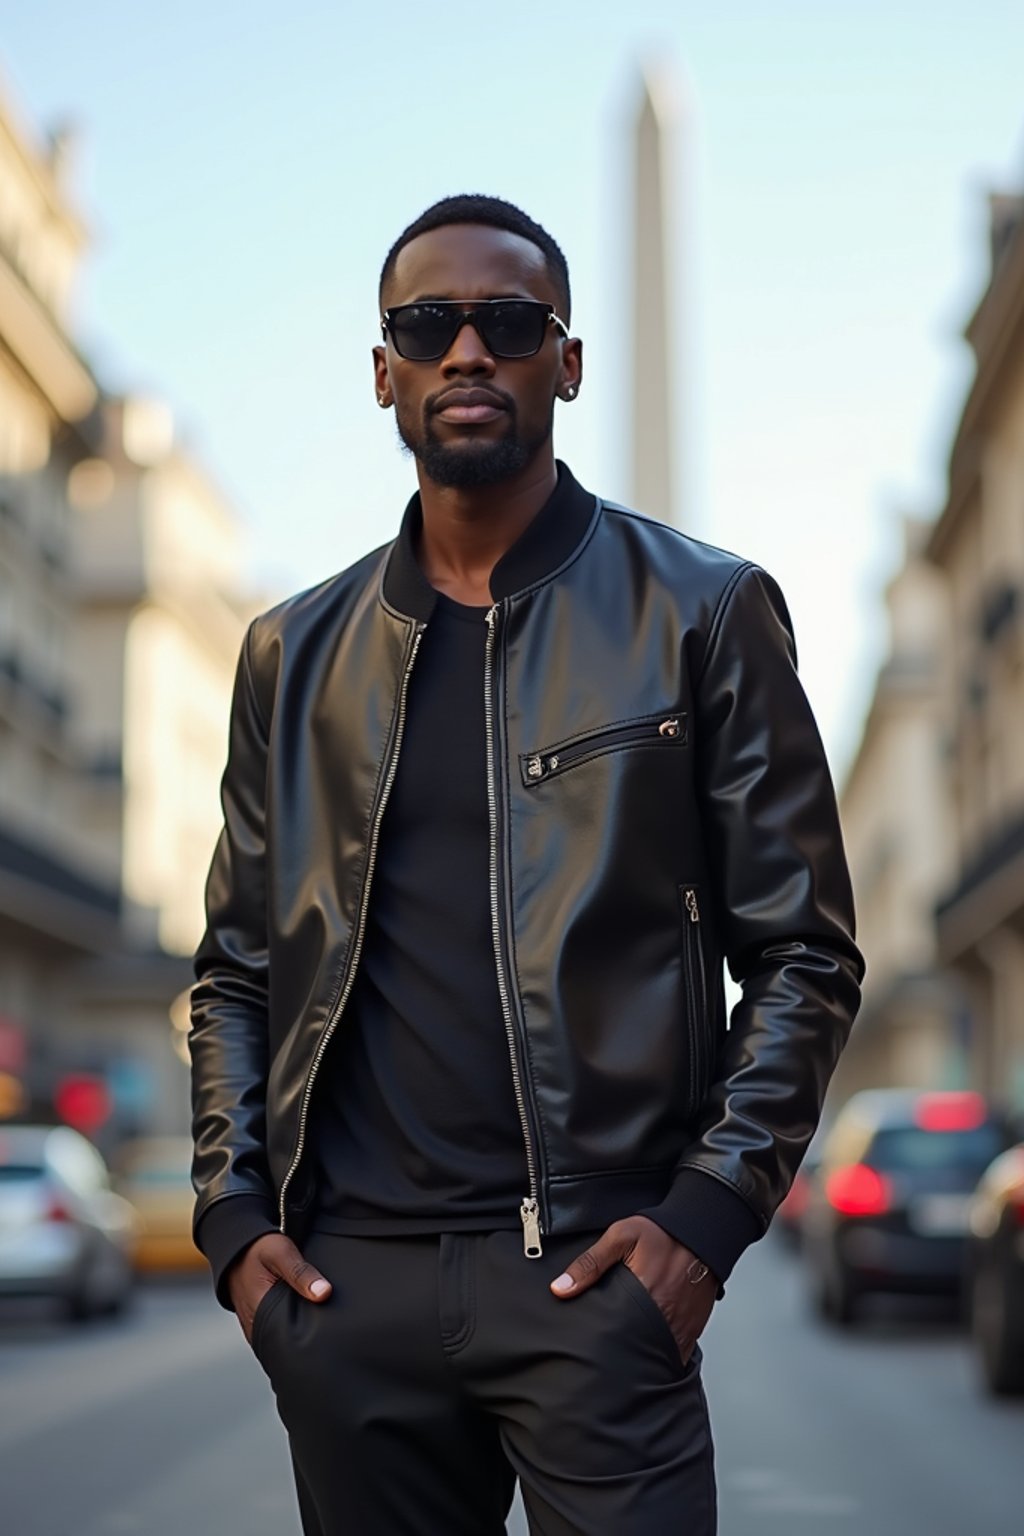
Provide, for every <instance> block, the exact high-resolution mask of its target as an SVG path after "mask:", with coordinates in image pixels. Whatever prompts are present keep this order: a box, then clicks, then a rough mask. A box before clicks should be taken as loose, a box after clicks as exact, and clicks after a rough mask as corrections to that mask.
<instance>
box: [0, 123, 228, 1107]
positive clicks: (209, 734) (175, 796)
mask: <svg viewBox="0 0 1024 1536" xmlns="http://www.w3.org/2000/svg"><path fill="white" fill-rule="evenodd" d="M64 160H65V156H64V147H63V146H62V145H61V144H59V143H50V144H47V145H45V146H41V145H39V144H37V143H36V142H34V140H33V136H32V134H31V133H30V131H29V130H28V129H27V128H26V127H25V126H24V125H23V124H21V123H19V122H17V121H16V119H15V116H14V113H13V109H12V108H11V107H10V105H9V104H8V103H7V102H5V101H2V100H0V1074H4V1075H5V1077H6V1079H7V1080H8V1081H9V1080H10V1078H11V1077H15V1078H17V1079H18V1080H19V1081H20V1082H21V1083H22V1084H23V1086H24V1090H25V1092H26V1094H27V1095H28V1097H29V1099H30V1100H31V1101H32V1103H33V1105H34V1106H35V1107H36V1108H37V1109H38V1110H40V1111H41V1112H45V1111H46V1109H47V1108H48V1107H49V1106H50V1105H51V1104H52V1094H53V1089H54V1087H55V1085H56V1084H57V1082H58V1081H59V1080H60V1078H61V1076H62V1075H64V1074H67V1073H68V1072H88V1073H90V1074H94V1075H96V1076H98V1077H100V1078H102V1079H104V1080H105V1081H106V1083H107V1086H108V1088H109V1091H110V1093H111V1095H112V1098H113V1102H114V1108H115V1113H114V1116H113V1118H112V1121H111V1123H110V1134H111V1135H113V1134H115V1133H116V1131H117V1130H118V1129H125V1128H127V1127H129V1126H131V1125H137V1126H146V1127H152V1128H155V1129H164V1130H171V1129H182V1128H184V1126H185V1125H186V1124H187V1115H188V1100H187V1074H186V1070H185V1064H184V1061H183V1059H182V1054H183V1044H182V1035H181V1032H180V1030H179V1031H175V1030H174V1028H173V1026H172V1021H171V1017H170V1011H171V1007H172V1004H173V1002H174V1000H175V998H176V997H178V996H179V995H180V993H181V992H182V989H183V988H185V987H186V986H187V984H188V982H189V979H190V966H189V964H188V961H187V959H186V958H185V957H186V956H187V955H188V953H189V952H190V951H191V949H192V948H193V946H194V944H195V941H196V939H197V937H198V934H199V932H200V930H201V924H202V886H203V881H204V878H205V873H206V868H207V865H208V862H209V857H210V852H211V850H212V846H213V841H214V838H215V836H216V831H217V827H218V825H219V808H218V797H217V790H218V783H219V778H220V773H221V770H222V767H223V762H224V756H225V746H226V726H227V713H228V702H229V697H230V690H231V683H232V678H233V673H234V665H235V660H236V657H237V654H238V649H239V646H240V644H241V639H242V634H243V630H244V623H245V620H246V618H247V617H248V612H249V609H248V607H247V605H246V604H245V602H244V601H243V600H242V599H241V598H240V596H239V585H238V583H239V568H240V554H241V549H240V533H239V529H238V525H237V522H236V519H235V517H234V515H233V513H232V511H231V509H230V508H229V506H228V505H227V504H226V502H225V501H224V499H223V497H222V496H221V495H220V494H219V493H218V492H217V490H216V488H215V487H214V486H213V485H212V484H211V482H210V480H209V477H208V476H207V475H205V474H204V473H203V471H202V469H201V467H200V466H199V465H198V464H197V463H195V462H194V461H193V460H192V459H191V458H190V457H189V456H188V455H187V454H186V453H184V452H183V451H182V450H181V449H180V447H179V446H178V445H177V444H176V442H175V439H174V432H173V425H172V423H171V421H170V418H169V415H168V413H167V412H166V411H165V410H163V409H161V408H160V407H158V406H156V405H154V404H152V403H150V402H142V401H137V400H110V399H109V398H106V397H104V396H103V394H102V390H101V388H100V386H99V384H98V383H97V380H96V379H95V377H94V376H93V374H92V372H91V370H90V369H89V367H88V365H87V364H86V362H85V361H84V360H83V359H82V357H81V356H80V355H79V352H78V350H77V348H76V346H75V343H74V340H73V332H74V326H73V315H72V309H71V300H72V294H73V288H74V281H75V276H76V272H77V269H78V265H79V263H80V260H81V257H82V254H83V251H84V248H85V230H84V228H83V225H82V221H81V219H80V218H79V216H78V215H77V213H76V212H75V210H74V207H73V204H72V202H71V199H70V197H69V191H68V188H67V186H66V185H65V180H66V174H65V171H64V168H63V167H64ZM176 1047H177V1048H176Z"/></svg>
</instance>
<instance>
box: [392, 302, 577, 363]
mask: <svg viewBox="0 0 1024 1536" xmlns="http://www.w3.org/2000/svg"><path fill="white" fill-rule="evenodd" d="M499 304H523V305H526V306H528V307H529V308H530V309H542V310H543V311H544V313H545V316H546V319H547V320H548V321H549V322H551V321H553V322H554V324H555V325H557V326H558V327H559V328H560V329H561V331H562V334H563V335H564V336H568V334H569V327H568V326H567V325H566V323H565V321H564V320H562V319H560V318H559V316H558V314H557V312H556V310H555V306H554V305H553V304H545V303H544V302H543V301H542V300H540V299H480V300H477V301H474V302H466V303H463V302H462V300H461V299H424V300H421V301H420V303H418V304H396V305H395V307H394V308H393V309H386V310H385V311H384V313H383V315H382V316H381V320H380V333H381V335H382V336H383V338H384V340H385V341H387V339H388V336H389V335H390V337H391V345H392V346H393V347H394V349H395V351H396V352H397V353H398V355H399V357H401V358H405V361H406V362H407V363H436V362H439V361H440V360H441V358H442V357H444V356H445V354H446V353H447V352H448V351H449V350H450V348H451V345H452V342H454V340H455V338H456V336H457V335H458V334H459V332H460V331H461V330H462V327H463V326H464V325H467V324H468V325H471V326H472V327H473V329H474V330H475V331H476V333H477V335H478V336H479V337H480V340H481V341H482V342H483V344H484V346H485V347H486V348H487V350H488V352H490V354H491V356H492V357H498V358H501V359H502V360H503V361H504V362H519V361H521V360H522V359H523V358H527V357H536V356H537V353H538V352H539V351H540V349H541V347H542V346H543V345H544V337H545V336H546V334H547V331H546V329H545V330H543V331H542V332H541V336H540V340H539V341H538V343H537V345H536V346H535V347H534V349H533V351H532V352H512V353H508V352H496V351H495V350H494V348H493V347H492V346H491V343H490V342H489V341H488V340H487V337H486V336H485V335H484V331H483V329H482V327H481V324H480V321H481V318H483V320H484V324H486V315H487V313H488V311H489V310H490V308H491V306H492V305H494V306H497V305H499ZM428 306H429V307H431V308H433V309H443V310H444V311H445V312H446V313H452V312H454V311H456V310H457V311H458V312H459V313H460V314H461V315H462V320H461V322H460V324H458V325H456V327H455V329H454V330H453V331H452V334H451V336H450V337H449V339H448V341H447V343H446V344H445V346H444V347H443V348H442V350H441V351H440V352H435V353H433V354H432V355H431V356H430V357H406V355H405V353H404V352H403V351H402V349H401V347H400V346H399V345H398V342H397V341H396V340H395V333H394V329H393V327H394V320H395V316H396V315H400V314H401V313H402V311H403V310H405V309H425V308H427V307H428ZM491 312H492V313H493V311H491Z"/></svg>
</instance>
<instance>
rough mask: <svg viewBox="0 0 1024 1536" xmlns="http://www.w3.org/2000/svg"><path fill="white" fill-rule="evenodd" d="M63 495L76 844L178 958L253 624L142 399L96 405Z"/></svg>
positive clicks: (227, 551) (192, 930)
mask: <svg viewBox="0 0 1024 1536" xmlns="http://www.w3.org/2000/svg"><path fill="white" fill-rule="evenodd" d="M69 495H70V500H71V504H72V509H73V516H72V519H71V550H72V560H71V582H72V584H73V589H74V593H75V598H76V619H75V649H74V655H73V657H72V658H71V662H70V670H71V675H72V677H73V680H74V688H75V696H76V699H77V703H78V709H77V712H76V724H75V734H76V740H77V745H78V749H79V755H80V758H81V761H82V762H83V763H85V764H87V765H88V766H89V769H90V772H89V774H88V777H87V791H86V792H87V795H88V804H87V806H86V807H85V809H84V814H83V824H84V829H83V836H84V838H85V839H86V840H87V842H88V845H89V849H90V852H91V854H92V856H93V858H94V860H95V863H96V866H97V867H98V868H99V867H102V868H103V869H104V870H106V871H108V872H109V873H110V874H111V875H112V877H113V878H114V879H115V880H116V881H117V882H118V883H119V885H120V887H121V889H122V891H123V893H124V896H125V899H126V906H127V910H128V912H129V913H130V915H131V919H132V922H133V925H134V931H135V933H136V935H137V936H138V937H141V938H143V939H144V940H146V941H147V942H157V943H158V944H159V945H160V947H161V948H162V949H165V950H168V951H170V952H172V953H175V954H182V955H185V954H191V952H192V951H193V950H194V949H195V946H196V943H197V942H198V939H199V937H200V934H201V932H202V919H203V886H204V883H205V879H206V871H207V868H208V866H209V861H210V855H211V853H212V851H213V845H214V842H215V841H216V837H217V834H218V832H219V829H220V819H221V818H220V807H219V802H218V796H217V786H218V784H219V780H220V774H221V771H222V769H223V766H224V757H225V749H226V743H227V720H228V712H229V706H230V702H231V687H232V682H233V678H234V669H235V662H236V661H237V658H238V652H239V649H240V647H241V644H242V636H243V633H244V629H245V624H246V623H247V621H248V619H249V618H251V617H252V616H253V613H254V608H253V605H252V603H251V601H248V600H247V599H246V597H245V596H244V594H243V593H242V591H241V589H240V587H239V584H238V572H239V568H240V565H241V562H242V547H241V533H240V529H239V525H238V521H237V518H236V517H235V515H234V513H233V512H232V510H231V508H230V507H229V506H228V505H227V503H226V501H225V500H224V498H223V497H222V495H221V494H220V493H219V491H218V490H217V488H216V487H215V486H214V484H213V483H212V481H211V480H210V478H209V476H208V475H207V474H206V473H205V472H204V471H203V469H202V468H201V467H200V466H199V465H198V464H197V463H196V462H195V460H194V459H192V458H191V457H190V456H189V455H188V454H186V453H185V452H184V451H183V450H182V449H181V448H180V447H179V446H178V445H177V444H176V443H175V440H174V427H173V421H172V419H171V415H170V412H169V411H168V410H167V408H166V407H165V406H163V405H160V404H158V403H156V402H153V401H149V400H131V399H129V400H117V401H108V402H105V403H104V407H103V434H102V448H101V455H100V456H98V457H96V458H92V459H88V460H85V461H84V462H82V463H80V464H78V465H77V466H76V467H75V469H74V471H73V473H72V475H71V480H70V486H69Z"/></svg>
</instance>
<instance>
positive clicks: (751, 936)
mask: <svg viewBox="0 0 1024 1536" xmlns="http://www.w3.org/2000/svg"><path fill="white" fill-rule="evenodd" d="M695 713H696V725H697V730H696V733H695V750H696V752H697V754H698V757H697V775H698V787H699V795H700V801H701V816H702V822H703V827H704V833H705V844H706V849H707V857H708V863H709V869H710V878H711V886H712V891H713V894H714V897H715V917H716V923H715V927H716V929H717V932H718V933H719V935H720V936H721V939H722V943H723V946H724V950H725V957H726V960H727V962H728V965H729V970H730V973H731V975H732V977H733V979H734V980H735V981H736V982H737V983H738V984H739V985H740V987H741V989H742V993H741V997H740V1000H739V1001H738V1002H737V1004H736V1006H735V1008H734V1009H733V1013H732V1017H731V1020H730V1022H729V1028H728V1030H727V1032H726V1033H725V1034H724V1036H723V1037H722V1039H721V1041H720V1045H719V1049H718V1053H717V1057H716V1070H715V1078H714V1081H713V1082H712V1084H711V1086H710V1089H709V1091H708V1093H707V1095H706V1097H705V1100H704V1105H703V1109H702V1113H701V1117H700V1120H699V1123H698V1126H697V1134H696V1136H695V1138H694V1140H693V1141H692V1142H691V1144H690V1145H689V1146H688V1147H687V1148H686V1149H685V1152H684V1154H683V1157H682V1159H681V1161H680V1164H679V1167H678V1171H677V1174H676V1177H675V1180H674V1182H673V1184H672V1186H671V1188H670V1190H669V1193H668V1196H667V1197H666V1199H665V1200H664V1201H663V1202H662V1204H661V1205H660V1206H658V1207H657V1208H655V1209H653V1210H649V1211H647V1212H645V1213H644V1214H646V1215H648V1216H650V1217H651V1218H652V1219H653V1220H655V1221H657V1222H658V1223H659V1225H661V1226H663V1227H664V1228H665V1229H666V1231H668V1232H670V1233H672V1235H673V1236H675V1237H677V1238H678V1239H679V1241H681V1242H684V1243H685V1244H686V1246H687V1247H689V1248H691V1249H692V1250H693V1252H694V1253H696V1254H698V1256H699V1257H700V1258H702V1259H703V1260H704V1262H705V1263H706V1264H708V1265H709V1266H710V1268H711V1269H712V1270H713V1271H714V1272H715V1273H716V1274H717V1275H718V1277H719V1279H720V1280H725V1279H726V1277H727V1276H728V1274H729V1273H730V1272H731V1270H732V1267H733V1265H734V1264H735V1262H736V1260H737V1259H738V1258H739V1256H740V1254H741V1253H742V1251H743V1249H744V1248H745V1247H746V1246H747V1244H748V1243H750V1242H753V1241H754V1240H755V1239H756V1238H758V1237H760V1236H762V1235H763V1233H764V1232H765V1231H766V1230H767V1227H768V1224H769V1222H770V1220H771V1218H772V1216H773V1214H774V1212H775V1209H776V1207H777V1206H778V1205H779V1204H780V1202H781V1201H782V1199H783V1197H784V1196H785V1194H786V1193H787V1191H788V1190H789V1187H790V1185H791V1184H792V1182H793V1179H794V1177H795V1175H796V1171H797V1169H798V1167H799V1165H800V1161H801V1159H802V1157H803V1155H804V1152H805V1151H806V1149H807V1145H808V1143H809V1141H810V1139H811V1137H812V1135H813V1134H814V1130H815V1127H816V1126H817V1123H818V1120H819V1118H820V1115H821V1109H822V1104H823V1101H824V1098H825V1090H826V1088H827V1087H828V1083H829V1079H830V1077H831V1075H832V1072H833V1070H834V1069H835V1066H836V1062H837V1061H838V1059H839V1055H840V1053H841V1051H842V1049H843V1046H844V1045H845V1043H846V1040H847V1037H848V1035H849V1031H850V1027H851V1025H852V1023H853V1020H854V1017H855V1015H856V1012H857V1008H858V1005H859V1002H860V982H861V979H862V977H863V973H864V964H863V960H862V958H861V955H860V952H859V950H858V949H857V946H856V944H855V943H854V911H853V896H852V892H851V888H850V879H849V874H848V871H847V867H846V858H845V854H844V850H843V842H842V834H841V832H840V828H839V817H838V811H837V808H836V800H835V793H834V790H833V786H832V780H831V776H830V774H829V769H828V764H827V762H826V759H825V752H824V748H823V746H822V744H821V738H820V736H819V734H818V730H817V726H816V725H815V722H814V718H813V716H812V714H811V709H810V705H809V704H808V701H807V698H806V695H805V693H804V690H803V687H802V685H801V683H800V681H799V678H798V676H797V671H796V648H795V644H794V640H793V634H792V628H791V624H790V619H789V614H788V612H787V609H786V604H785V601H784V599H783V597H782V593H781V592H780V590H779V588H778V586H777V585H776V583H775V582H774V581H773V580H772V578H771V577H770V576H768V575H767V574H766V573H765V572H764V571H762V570H760V569H759V568H758V567H756V566H750V565H747V566H744V567H741V568H740V570H739V571H738V572H737V573H736V576H735V577H734V578H733V580H732V582H731V584H730V586H729V588H728V589H727V591H726V593H725V594H724V596H723V599H722V601H721V603H720V604H719V608H718V611H717V613H716V616H715V619H714V621H713V622H712V626H711V630H710V633H709V636H708V643H707V648H706V651H705V658H704V665H703V670H702V672H701V675H700V678H699V681H698V683H697V686H696V699H695Z"/></svg>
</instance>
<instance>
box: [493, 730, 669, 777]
mask: <svg viewBox="0 0 1024 1536" xmlns="http://www.w3.org/2000/svg"><path fill="white" fill-rule="evenodd" d="M667 742H676V743H677V744H679V745H680V746H685V745H686V716H685V715H650V716H648V718H647V719H644V720H626V721H623V723H622V724H621V725H606V726H602V727H601V728H600V729H599V730H596V731H588V732H587V733H586V735H585V736H580V737H578V738H577V739H576V740H575V741H568V742H566V743H564V745H562V746H555V747H545V749H544V750H543V752H532V753H529V754H528V755H526V756H524V757H522V758H521V759H520V765H521V768H522V774H523V783H524V784H525V785H526V786H527V788H532V787H533V786H534V785H536V784H543V783H544V781H545V780H546V779H550V778H551V777H552V776H553V775H554V774H556V773H564V772H565V770H566V769H567V768H572V767H574V766H575V764H577V763H581V762H584V761H585V760H586V759H587V758H588V757H599V756H601V755H602V754H603V753H605V752H615V751H617V750H618V749H619V748H620V747H630V746H636V745H639V746H660V745H662V744H663V743H667Z"/></svg>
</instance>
